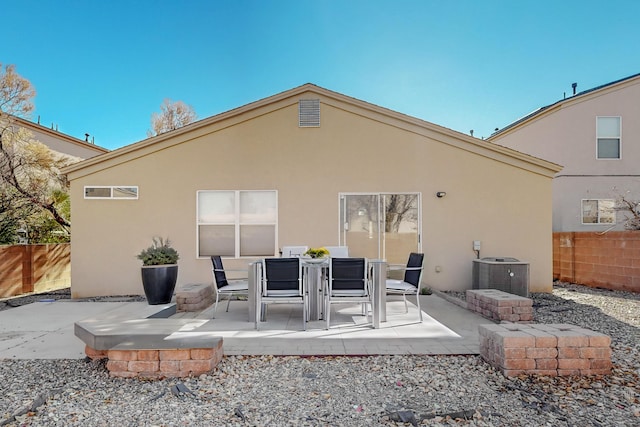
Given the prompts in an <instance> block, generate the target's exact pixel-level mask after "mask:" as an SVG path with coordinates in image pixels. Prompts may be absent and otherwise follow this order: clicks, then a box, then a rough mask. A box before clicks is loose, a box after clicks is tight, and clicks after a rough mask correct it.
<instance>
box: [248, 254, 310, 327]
mask: <svg viewBox="0 0 640 427" xmlns="http://www.w3.org/2000/svg"><path fill="white" fill-rule="evenodd" d="M262 271H263V274H262V289H261V292H260V295H259V296H258V305H257V306H258V307H260V310H264V309H265V305H266V304H277V303H281V304H282V303H284V304H302V329H303V330H306V329H307V306H308V303H307V295H306V293H305V291H304V288H303V286H302V283H303V282H302V263H301V262H300V258H297V257H293V258H265V259H264V260H262ZM260 318H262V316H261V315H260ZM259 323H260V322H257V323H256V327H257V325H258V324H259Z"/></svg>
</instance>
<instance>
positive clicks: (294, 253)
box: [281, 246, 309, 258]
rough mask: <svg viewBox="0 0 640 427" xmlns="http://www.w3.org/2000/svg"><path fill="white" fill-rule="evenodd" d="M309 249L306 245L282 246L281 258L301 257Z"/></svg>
mask: <svg viewBox="0 0 640 427" xmlns="http://www.w3.org/2000/svg"><path fill="white" fill-rule="evenodd" d="M307 249H309V247H308V246H283V247H282V255H281V257H282V258H293V257H301V256H302V255H304V253H305V252H306V251H307Z"/></svg>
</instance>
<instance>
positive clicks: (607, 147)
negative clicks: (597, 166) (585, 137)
mask: <svg viewBox="0 0 640 427" xmlns="http://www.w3.org/2000/svg"><path fill="white" fill-rule="evenodd" d="M596 120H597V123H596V129H597V130H596V132H597V134H598V141H597V144H598V146H597V158H598V159H619V158H620V134H621V131H620V128H621V126H620V125H621V118H620V117H597V118H596Z"/></svg>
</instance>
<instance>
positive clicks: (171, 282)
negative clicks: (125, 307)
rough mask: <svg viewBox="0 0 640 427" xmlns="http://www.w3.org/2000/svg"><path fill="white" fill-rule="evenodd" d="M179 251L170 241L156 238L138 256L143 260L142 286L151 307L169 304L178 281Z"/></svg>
mask: <svg viewBox="0 0 640 427" xmlns="http://www.w3.org/2000/svg"><path fill="white" fill-rule="evenodd" d="M179 258H180V255H178V251H176V250H175V249H174V248H172V247H171V243H170V242H169V239H162V238H161V237H154V238H153V244H152V245H151V246H149V247H148V248H147V249H144V250H143V251H142V252H140V254H138V259H140V260H142V286H143V287H144V294H145V296H146V297H147V302H148V303H149V305H157V304H168V303H170V302H171V298H172V297H173V291H174V289H175V287H176V280H177V279H178V264H177V262H178V259H179Z"/></svg>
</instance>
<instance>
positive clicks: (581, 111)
mask: <svg viewBox="0 0 640 427" xmlns="http://www.w3.org/2000/svg"><path fill="white" fill-rule="evenodd" d="M638 99H640V77H634V78H631V79H629V80H627V81H622V82H620V83H618V84H614V85H611V86H608V87H603V88H602V89H598V90H594V91H593V92H590V93H585V94H584V95H580V94H578V96H576V97H574V98H570V99H567V100H565V101H562V102H560V103H557V104H556V105H553V106H551V107H549V108H548V109H547V110H546V111H543V112H540V113H539V114H537V115H535V116H533V117H532V118H530V119H529V120H525V121H523V122H522V123H520V124H516V125H515V126H513V128H511V129H508V130H506V131H504V132H503V133H499V134H498V135H496V136H495V137H492V138H490V141H491V142H495V143H496V144H500V145H504V146H506V147H510V148H513V149H515V150H518V151H521V152H524V153H527V154H531V155H533V156H536V157H539V158H542V159H546V160H549V161H552V162H554V163H558V164H560V165H563V166H564V168H563V169H562V170H561V171H560V172H558V173H557V174H556V176H555V179H554V181H553V230H554V231H557V232H560V231H565V232H570V231H592V232H598V231H604V230H607V229H610V228H611V225H610V224H582V213H581V201H582V200H583V199H615V198H617V197H618V196H620V195H624V196H625V197H626V198H627V199H631V200H640V185H638V184H640V172H639V169H638V164H640V120H638V119H639V118H640V103H638ZM598 116H620V117H621V118H622V119H621V122H622V124H621V158H620V159H615V160H613V159H597V157H596V141H597V134H596V117H598ZM627 214H628V213H627ZM624 215H625V214H624V212H618V213H617V220H616V226H615V227H614V229H615V230H621V229H623V225H622V223H623V221H624Z"/></svg>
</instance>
